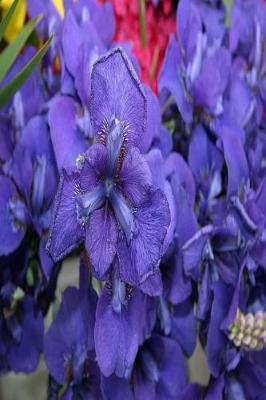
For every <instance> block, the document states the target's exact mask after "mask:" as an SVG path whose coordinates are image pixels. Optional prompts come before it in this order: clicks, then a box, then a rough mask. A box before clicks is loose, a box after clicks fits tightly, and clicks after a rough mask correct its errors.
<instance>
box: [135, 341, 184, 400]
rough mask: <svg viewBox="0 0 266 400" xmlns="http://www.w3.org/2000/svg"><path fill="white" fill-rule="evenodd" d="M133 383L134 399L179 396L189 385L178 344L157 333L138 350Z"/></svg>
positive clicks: (173, 397)
mask: <svg viewBox="0 0 266 400" xmlns="http://www.w3.org/2000/svg"><path fill="white" fill-rule="evenodd" d="M132 382H133V390H134V396H135V397H134V398H135V399H139V400H140V399H144V398H150V399H176V398H178V395H179V394H181V393H182V391H183V389H184V388H185V387H186V384H187V372H186V367H185V363H184V358H183V354H182V351H181V349H180V347H179V345H178V344H177V343H176V342H175V341H174V340H172V339H170V338H167V337H164V336H161V335H158V334H156V333H154V334H153V335H152V336H151V338H150V339H149V340H147V341H146V342H145V343H144V344H143V346H142V347H141V348H140V349H139V352H138V355H137V358H136V362H135V365H134V369H133V371H132Z"/></svg>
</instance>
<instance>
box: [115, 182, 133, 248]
mask: <svg viewBox="0 0 266 400" xmlns="http://www.w3.org/2000/svg"><path fill="white" fill-rule="evenodd" d="M110 200H111V204H112V206H113V209H114V212H115V216H116V218H117V220H118V221H119V223H120V225H121V227H122V229H123V231H124V233H125V235H126V238H127V240H130V239H131V238H132V236H133V232H134V226H135V224H134V218H133V213H132V211H131V210H130V208H129V207H128V205H127V204H126V202H125V200H124V199H123V197H122V196H121V195H120V194H119V193H118V192H117V191H116V190H115V189H114V190H113V191H112V193H111V196H110Z"/></svg>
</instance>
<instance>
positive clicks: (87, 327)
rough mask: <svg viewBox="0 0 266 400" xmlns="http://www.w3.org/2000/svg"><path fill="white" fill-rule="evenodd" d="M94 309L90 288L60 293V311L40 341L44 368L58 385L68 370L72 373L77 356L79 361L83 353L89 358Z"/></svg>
mask: <svg viewBox="0 0 266 400" xmlns="http://www.w3.org/2000/svg"><path fill="white" fill-rule="evenodd" d="M95 307H96V295H95V292H93V290H92V289H90V290H89V291H85V292H83V291H81V290H78V289H77V288H74V287H69V288H67V289H66V290H65V292H64V294H63V299H62V303H61V306H60V309H59V311H58V313H57V315H56V318H55V319H54V321H53V323H52V325H51V326H50V328H49V330H48V332H47V334H46V336H45V340H44V355H45V362H46V365H47V367H48V369H49V371H50V373H51V375H52V376H53V377H54V378H55V379H56V380H57V382H59V383H61V384H63V383H65V382H66V381H67V378H68V377H67V372H68V369H69V368H71V369H72V371H73V369H74V367H75V365H74V362H76V363H78V362H79V356H80V357H82V358H83V357H84V355H83V354H84V353H85V356H86V355H89V353H90V352H92V351H93V349H94V337H93V326H94V321H95ZM75 358H76V360H75ZM73 372H74V371H73ZM75 378H77V377H75Z"/></svg>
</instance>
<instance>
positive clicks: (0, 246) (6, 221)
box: [0, 176, 24, 256]
mask: <svg viewBox="0 0 266 400" xmlns="http://www.w3.org/2000/svg"><path fill="white" fill-rule="evenodd" d="M15 193H16V188H15V186H14V184H13V183H12V182H11V180H10V179H8V178H6V177H4V176H0V221H1V229H0V255H1V256H4V255H8V254H9V253H11V252H12V251H14V250H15V249H16V248H17V247H18V246H19V244H20V243H21V241H22V239H23V237H24V230H23V229H20V228H18V227H15V225H13V224H12V218H11V214H10V211H9V201H10V200H11V199H12V197H13V196H14V195H15Z"/></svg>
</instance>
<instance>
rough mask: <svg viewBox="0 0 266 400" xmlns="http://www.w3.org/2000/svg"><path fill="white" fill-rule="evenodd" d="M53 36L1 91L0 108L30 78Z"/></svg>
mask: <svg viewBox="0 0 266 400" xmlns="http://www.w3.org/2000/svg"><path fill="white" fill-rule="evenodd" d="M52 39H53V37H52V36H51V37H50V39H49V40H47V42H46V43H45V44H44V45H43V46H42V48H41V49H40V50H39V51H38V52H37V53H36V54H35V55H34V56H33V57H32V59H31V60H30V61H29V62H28V63H27V64H26V65H25V67H24V68H23V69H22V70H21V71H20V72H19V73H18V74H17V76H15V78H13V79H12V80H11V81H10V82H8V83H7V84H6V85H5V86H4V87H3V89H1V91H0V108H1V107H3V106H4V105H5V104H6V103H7V102H8V100H9V99H10V98H11V97H12V96H13V95H14V94H15V93H16V92H17V91H18V90H19V89H20V87H21V86H22V85H23V83H24V82H25V81H26V80H27V79H28V77H29V76H30V74H31V73H32V71H33V69H34V68H35V67H36V66H37V65H38V64H39V62H40V61H41V60H42V58H43V57H44V55H45V54H46V53H47V51H48V48H49V46H50V44H51V41H52Z"/></svg>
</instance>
